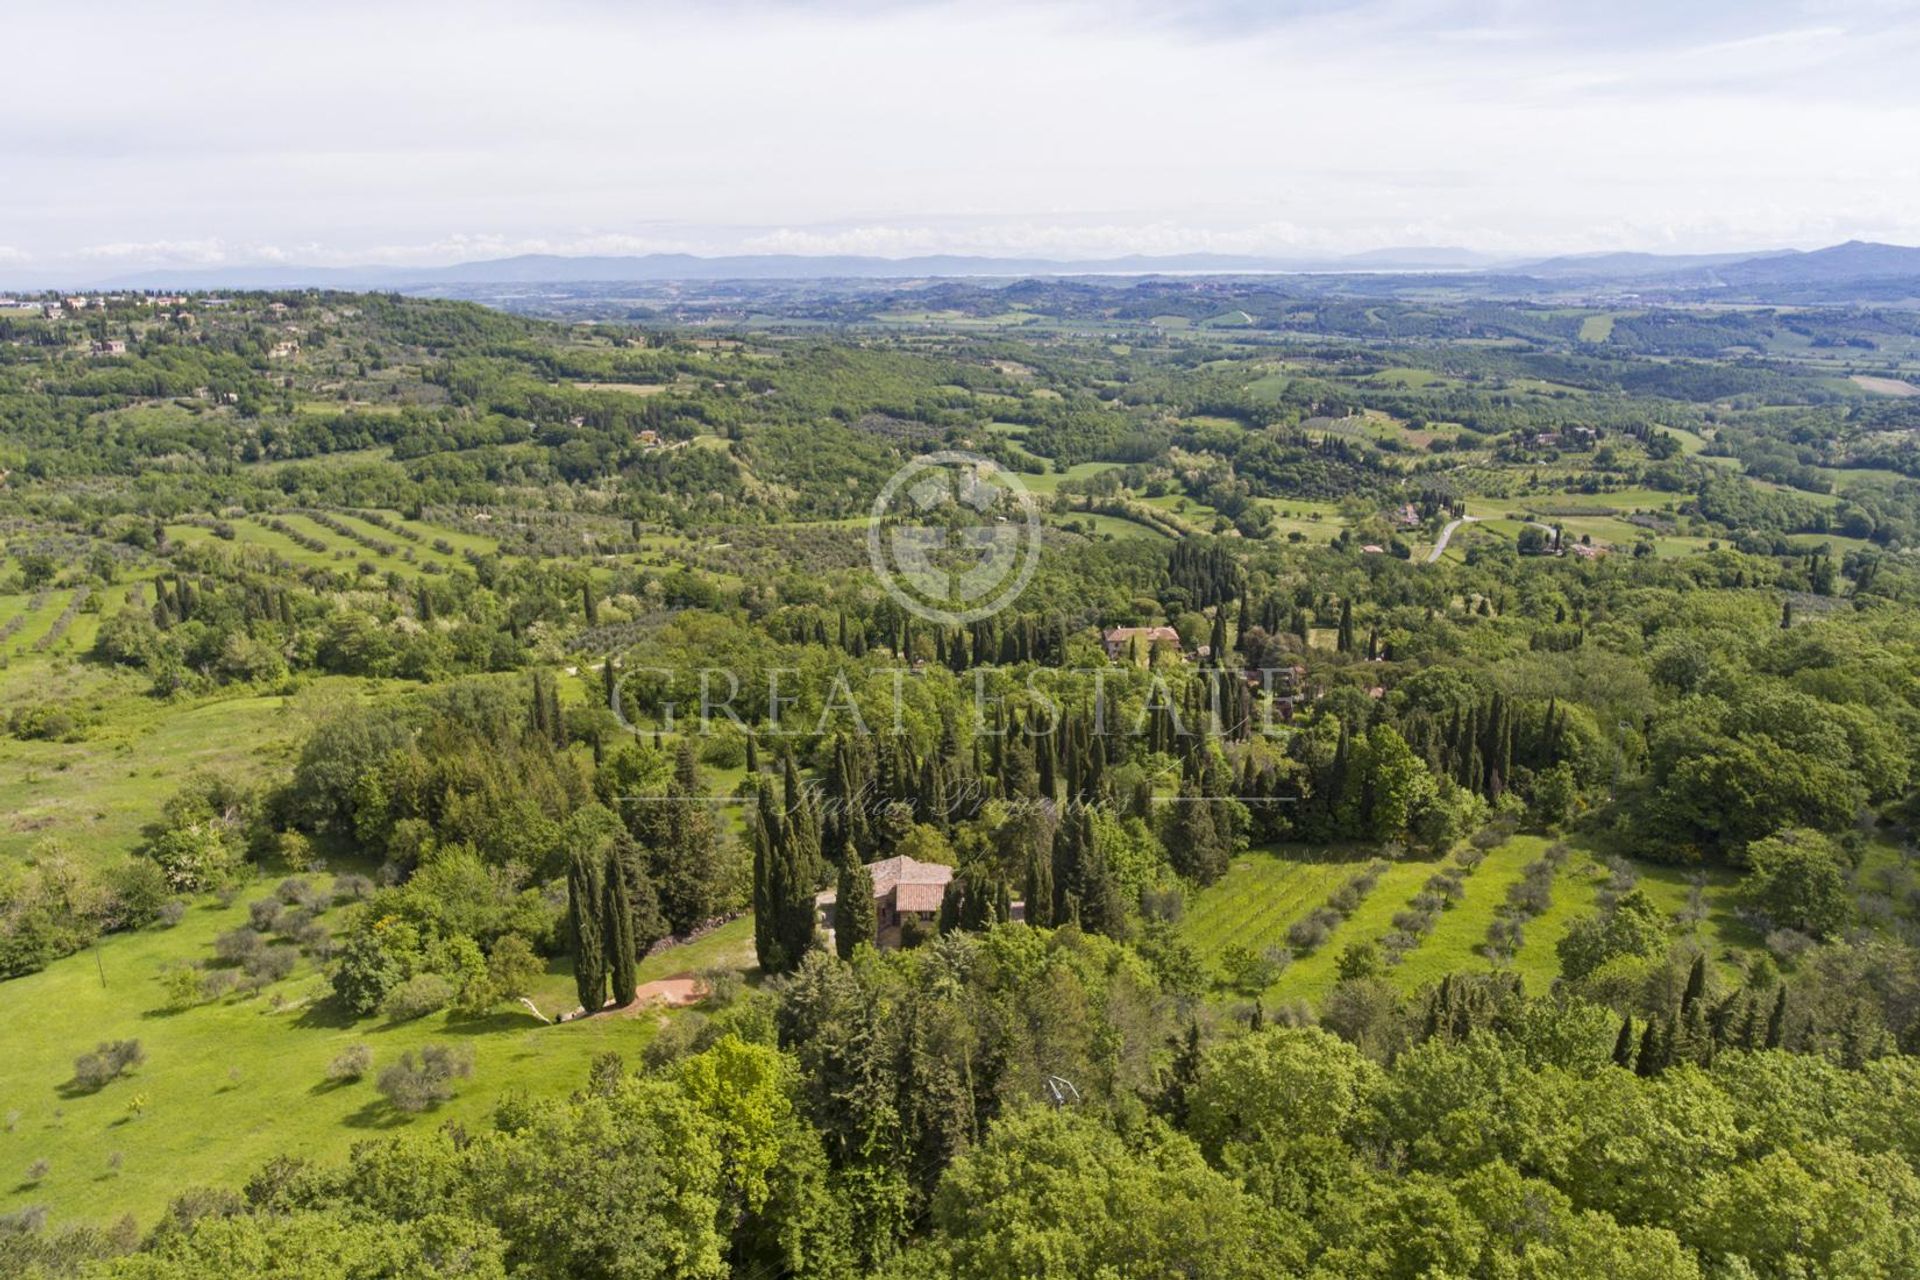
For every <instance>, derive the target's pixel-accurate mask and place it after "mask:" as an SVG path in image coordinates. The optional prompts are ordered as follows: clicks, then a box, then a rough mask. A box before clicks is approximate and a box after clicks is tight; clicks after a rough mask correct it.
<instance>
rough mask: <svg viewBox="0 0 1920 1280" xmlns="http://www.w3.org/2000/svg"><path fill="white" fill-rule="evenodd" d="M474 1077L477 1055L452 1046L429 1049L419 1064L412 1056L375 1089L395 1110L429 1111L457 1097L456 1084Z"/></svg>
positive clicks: (403, 1058) (385, 1074)
mask: <svg viewBox="0 0 1920 1280" xmlns="http://www.w3.org/2000/svg"><path fill="white" fill-rule="evenodd" d="M472 1074H473V1051H472V1050H471V1049H464V1048H460V1049H456V1048H455V1047H453V1046H451V1045H433V1044H430V1045H427V1046H426V1047H425V1048H423V1049H421V1050H420V1057H419V1060H418V1061H415V1059H414V1056H413V1054H412V1053H411V1052H408V1053H405V1054H402V1055H401V1058H400V1061H398V1062H396V1063H394V1064H393V1065H392V1066H390V1067H388V1068H387V1069H386V1070H385V1071H382V1072H381V1073H380V1078H379V1080H378V1081H377V1082H376V1083H375V1085H374V1087H375V1088H377V1089H379V1090H380V1094H381V1096H382V1097H384V1098H385V1099H386V1100H387V1101H388V1102H390V1103H392V1104H393V1105H394V1107H396V1108H397V1109H399V1110H401V1111H405V1112H409V1113H413V1112H420V1111H425V1110H426V1109H427V1108H429V1107H433V1106H437V1105H438V1104H440V1103H442V1102H445V1101H446V1100H447V1099H449V1098H451V1097H453V1082H454V1081H455V1080H464V1079H466V1078H467V1077H468V1076H471V1075H472Z"/></svg>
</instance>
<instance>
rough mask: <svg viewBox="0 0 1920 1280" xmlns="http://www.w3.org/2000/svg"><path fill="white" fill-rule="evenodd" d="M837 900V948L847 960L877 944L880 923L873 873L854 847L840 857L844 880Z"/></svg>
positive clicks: (841, 872) (834, 937)
mask: <svg viewBox="0 0 1920 1280" xmlns="http://www.w3.org/2000/svg"><path fill="white" fill-rule="evenodd" d="M833 897H834V904H833V946H834V950H836V951H838V952H839V953H840V958H841V959H842V960H845V959H848V958H849V957H851V956H852V955H853V950H854V948H855V947H857V946H859V945H860V944H861V943H863V942H864V943H868V944H871V943H872V942H873V939H874V933H875V930H876V928H877V927H878V923H879V922H878V920H877V919H876V918H875V914H874V907H873V873H872V872H871V871H868V870H867V864H866V863H864V862H862V861H860V855H859V854H858V853H857V852H855V851H854V848H853V846H852V845H848V846H847V847H846V849H845V850H843V851H842V853H841V855H840V880H839V884H838V885H837V886H836V887H835V891H834V895H833Z"/></svg>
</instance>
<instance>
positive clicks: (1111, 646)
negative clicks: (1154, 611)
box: [1100, 627, 1180, 662]
mask: <svg viewBox="0 0 1920 1280" xmlns="http://www.w3.org/2000/svg"><path fill="white" fill-rule="evenodd" d="M1135 639H1138V640H1140V641H1141V642H1142V643H1144V644H1145V645H1146V646H1147V647H1148V648H1149V649H1151V648H1152V647H1153V646H1154V645H1157V644H1170V645H1172V646H1173V647H1174V651H1175V652H1178V651H1179V649H1180V633H1179V632H1178V631H1175V630H1174V629H1173V628H1172V627H1109V628H1108V629H1107V630H1106V631H1104V632H1102V633H1101V636H1100V643H1101V645H1102V646H1103V647H1104V648H1105V649H1106V651H1107V657H1108V658H1109V659H1110V660H1112V661H1115V662H1117V661H1119V660H1120V659H1121V658H1123V657H1125V656H1126V653H1127V649H1128V647H1129V646H1130V645H1131V644H1132V643H1133V642H1134V640H1135Z"/></svg>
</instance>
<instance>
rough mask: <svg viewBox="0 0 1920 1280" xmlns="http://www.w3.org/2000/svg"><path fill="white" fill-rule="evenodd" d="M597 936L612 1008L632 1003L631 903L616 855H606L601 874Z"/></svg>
mask: <svg viewBox="0 0 1920 1280" xmlns="http://www.w3.org/2000/svg"><path fill="white" fill-rule="evenodd" d="M600 879H601V884H602V886H603V888H602V890H601V902H602V904H603V905H602V908H601V920H600V935H601V937H602V939H604V945H605V947H606V956H607V959H606V968H607V980H608V981H610V982H611V983H612V984H613V1002H614V1004H616V1005H621V1006H625V1005H629V1004H632V1003H633V993H634V988H635V986H636V985H637V984H636V982H635V976H634V971H635V969H636V967H637V963H636V961H635V959H634V939H633V904H632V903H631V902H630V901H629V900H628V898H627V877H626V875H625V873H624V872H623V871H622V870H621V868H620V863H619V855H618V854H617V853H615V852H614V851H612V850H609V851H608V854H607V866H606V870H605V871H604V872H603V873H602V875H601V877H600Z"/></svg>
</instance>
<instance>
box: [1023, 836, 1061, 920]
mask: <svg viewBox="0 0 1920 1280" xmlns="http://www.w3.org/2000/svg"><path fill="white" fill-rule="evenodd" d="M1025 891H1026V899H1027V906H1026V916H1027V921H1026V922H1027V923H1028V924H1030V925H1032V926H1034V927H1035V928H1038V929H1045V928H1048V927H1050V926H1051V925H1052V924H1053V922H1054V914H1053V901H1054V895H1053V855H1052V854H1051V853H1050V852H1049V851H1047V850H1044V849H1041V848H1039V847H1038V846H1036V847H1034V848H1033V849H1031V850H1029V851H1028V853H1027V883H1026V890H1025Z"/></svg>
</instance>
